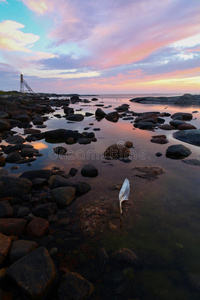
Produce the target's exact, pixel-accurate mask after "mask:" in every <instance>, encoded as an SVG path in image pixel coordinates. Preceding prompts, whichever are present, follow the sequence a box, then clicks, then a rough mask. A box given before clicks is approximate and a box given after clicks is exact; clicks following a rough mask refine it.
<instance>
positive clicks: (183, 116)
mask: <svg viewBox="0 0 200 300" xmlns="http://www.w3.org/2000/svg"><path fill="white" fill-rule="evenodd" d="M171 118H172V119H177V120H184V121H190V120H192V114H190V113H184V112H177V113H175V114H173V115H172V116H171Z"/></svg>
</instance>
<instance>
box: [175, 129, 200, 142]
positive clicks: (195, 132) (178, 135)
mask: <svg viewBox="0 0 200 300" xmlns="http://www.w3.org/2000/svg"><path fill="white" fill-rule="evenodd" d="M173 137H174V138H175V139H177V140H179V141H182V142H185V143H188V144H192V145H196V146H200V129H191V130H181V131H177V132H175V133H174V134H173Z"/></svg>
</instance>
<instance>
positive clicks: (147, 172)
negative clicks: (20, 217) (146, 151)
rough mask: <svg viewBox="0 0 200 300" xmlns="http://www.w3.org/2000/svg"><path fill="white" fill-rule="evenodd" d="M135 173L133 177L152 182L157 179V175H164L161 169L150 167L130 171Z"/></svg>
mask: <svg viewBox="0 0 200 300" xmlns="http://www.w3.org/2000/svg"><path fill="white" fill-rule="evenodd" d="M131 170H133V171H135V172H136V173H135V176H137V177H140V178H143V179H146V180H148V181H153V180H155V179H157V178H158V177H159V175H161V174H164V173H165V171H164V170H163V169H162V168H161V167H152V166H141V167H135V168H133V169H131Z"/></svg>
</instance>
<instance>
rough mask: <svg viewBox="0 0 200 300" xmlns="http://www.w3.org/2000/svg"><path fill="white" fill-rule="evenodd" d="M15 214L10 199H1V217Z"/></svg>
mask: <svg viewBox="0 0 200 300" xmlns="http://www.w3.org/2000/svg"><path fill="white" fill-rule="evenodd" d="M12 215H13V208H12V206H11V205H10V203H9V202H8V201H0V218H7V217H11V216H12Z"/></svg>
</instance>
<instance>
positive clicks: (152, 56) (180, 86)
mask: <svg viewBox="0 0 200 300" xmlns="http://www.w3.org/2000/svg"><path fill="white" fill-rule="evenodd" d="M20 73H22V74H24V78H25V80H26V81H27V82H28V84H29V85H30V86H31V88H32V89H33V90H34V92H55V93H79V94H106V93H114V94H117V93H121V94H122V93H196V94H200V0H126V1H125V0H0V90H4V91H7V90H18V91H19V87H20V85H19V82H20V76H19V75H20Z"/></svg>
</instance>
